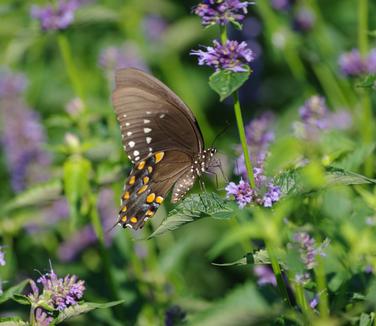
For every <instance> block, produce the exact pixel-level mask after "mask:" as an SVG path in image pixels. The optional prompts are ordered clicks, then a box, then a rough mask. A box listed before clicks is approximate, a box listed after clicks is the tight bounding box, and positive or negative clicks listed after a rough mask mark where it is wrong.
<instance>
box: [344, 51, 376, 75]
mask: <svg viewBox="0 0 376 326" xmlns="http://www.w3.org/2000/svg"><path fill="white" fill-rule="evenodd" d="M338 64H339V67H340V69H341V71H342V73H343V74H344V75H346V76H351V77H358V76H361V75H365V74H375V73H376V49H371V51H370V52H369V53H368V55H367V56H364V57H363V56H362V55H361V54H360V52H359V50H358V49H352V50H351V51H350V52H346V53H343V54H342V55H341V56H340V57H339V60H338Z"/></svg>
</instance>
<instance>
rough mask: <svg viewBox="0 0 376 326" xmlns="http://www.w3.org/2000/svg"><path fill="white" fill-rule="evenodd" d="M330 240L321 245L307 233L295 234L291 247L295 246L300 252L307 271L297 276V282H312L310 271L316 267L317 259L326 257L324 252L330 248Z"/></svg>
mask: <svg viewBox="0 0 376 326" xmlns="http://www.w3.org/2000/svg"><path fill="white" fill-rule="evenodd" d="M328 245H329V240H328V239H325V240H324V242H322V243H321V244H320V245H317V244H316V241H315V240H314V239H313V238H312V237H311V236H310V235H309V234H308V233H307V232H297V233H295V234H294V237H293V243H291V244H290V246H295V247H297V249H298V250H299V252H300V258H301V259H302V262H303V263H304V267H305V271H304V272H302V273H300V274H297V275H296V276H295V281H296V282H298V283H302V284H304V283H307V282H308V281H309V280H310V274H309V272H308V271H309V270H312V269H313V268H314V267H315V266H316V263H317V262H316V257H317V256H325V255H326V254H325V253H324V250H325V249H326V248H327V247H328Z"/></svg>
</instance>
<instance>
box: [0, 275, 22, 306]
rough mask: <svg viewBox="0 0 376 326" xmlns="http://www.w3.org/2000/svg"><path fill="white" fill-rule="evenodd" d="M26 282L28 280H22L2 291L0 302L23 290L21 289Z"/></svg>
mask: <svg viewBox="0 0 376 326" xmlns="http://www.w3.org/2000/svg"><path fill="white" fill-rule="evenodd" d="M28 282H29V280H24V281H22V282H21V283H19V284H17V285H14V286H12V287H11V288H9V289H8V290H6V291H4V292H3V294H2V295H0V304H1V303H3V302H5V301H8V300H9V299H12V297H13V296H14V295H15V294H20V293H21V292H22V291H23V289H24V288H25V286H26V285H27V283H28Z"/></svg>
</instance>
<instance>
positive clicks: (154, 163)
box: [112, 68, 216, 229]
mask: <svg viewBox="0 0 376 326" xmlns="http://www.w3.org/2000/svg"><path fill="white" fill-rule="evenodd" d="M112 100H113V105H114V108H115V112H116V115H117V119H118V121H119V124H120V128H121V134H122V142H123V147H124V150H125V151H126V152H127V154H128V158H129V159H130V160H131V162H132V163H133V164H134V167H133V169H132V171H131V173H130V175H129V177H128V179H127V180H126V182H125V186H124V193H123V196H122V199H121V209H120V212H119V223H120V224H121V225H122V226H123V227H130V228H133V229H138V228H141V227H142V226H143V225H144V223H145V221H147V220H148V219H149V218H151V217H152V216H153V215H154V214H155V213H156V211H157V209H158V208H159V206H160V205H161V204H162V202H163V200H164V199H165V197H166V196H167V194H168V192H169V191H170V190H171V189H172V188H173V190H172V198H171V202H173V203H176V202H178V201H179V200H180V199H181V198H182V197H183V196H184V195H185V194H186V193H187V192H188V191H189V190H190V189H191V188H192V187H193V185H194V182H195V180H196V179H197V177H200V176H201V175H202V174H203V173H205V172H206V171H207V169H208V168H209V167H210V166H211V163H212V158H213V156H214V154H215V152H216V150H215V149H213V148H212V149H206V150H205V149H204V147H203V146H204V145H203V138H202V134H201V131H200V129H199V126H198V124H197V122H196V120H195V118H194V116H193V114H192V112H191V111H190V110H189V108H188V107H187V106H186V105H185V104H184V103H183V102H182V101H181V100H180V99H179V98H178V97H177V96H176V95H175V94H174V93H173V92H172V91H171V90H170V89H169V88H168V87H167V86H165V85H164V84H162V83H161V82H160V81H159V80H157V79H156V78H154V77H152V76H150V75H148V74H146V73H144V72H142V71H139V70H136V69H129V68H128V69H121V70H119V71H117V73H116V89H115V91H114V93H113V96H112Z"/></svg>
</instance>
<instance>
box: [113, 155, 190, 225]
mask: <svg viewBox="0 0 376 326" xmlns="http://www.w3.org/2000/svg"><path fill="white" fill-rule="evenodd" d="M190 168H191V161H190V157H189V156H188V155H187V154H185V153H183V152H179V151H168V152H157V153H156V154H154V155H152V156H149V157H148V158H147V159H145V160H142V161H140V162H138V163H137V164H136V165H135V167H134V168H133V170H132V172H131V173H130V175H129V177H128V179H127V181H126V184H125V189H124V194H123V196H122V204H121V209H120V213H119V222H120V223H121V224H122V225H123V226H124V227H125V226H128V227H132V228H133V229H138V228H140V227H142V226H143V225H144V223H145V221H146V220H147V219H148V218H151V217H153V215H154V214H155V212H156V211H157V209H158V207H159V206H160V205H161V203H162V202H163V200H164V199H165V197H166V195H167V193H168V192H169V191H170V189H171V188H172V186H173V185H174V183H176V182H177V181H178V180H179V179H181V178H182V176H185V175H187V173H188V172H189V171H190ZM192 184H193V182H192Z"/></svg>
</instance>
